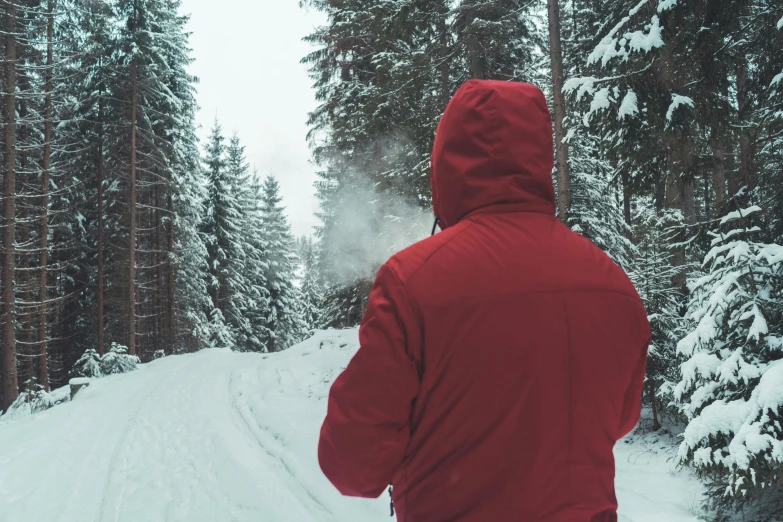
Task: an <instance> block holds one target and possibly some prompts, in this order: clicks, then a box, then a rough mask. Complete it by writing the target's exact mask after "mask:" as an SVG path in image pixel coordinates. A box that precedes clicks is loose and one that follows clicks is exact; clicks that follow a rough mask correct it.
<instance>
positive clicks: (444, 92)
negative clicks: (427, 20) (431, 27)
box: [438, 0, 451, 110]
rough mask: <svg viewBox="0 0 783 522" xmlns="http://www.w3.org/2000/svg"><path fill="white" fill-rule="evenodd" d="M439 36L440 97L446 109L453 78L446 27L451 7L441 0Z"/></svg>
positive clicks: (439, 7) (444, 0)
mask: <svg viewBox="0 0 783 522" xmlns="http://www.w3.org/2000/svg"><path fill="white" fill-rule="evenodd" d="M438 15H439V16H438V36H439V37H440V39H439V45H440V60H441V62H440V70H439V72H440V96H441V105H442V106H443V109H444V110H445V109H446V105H448V103H449V100H450V99H451V88H450V86H449V78H450V76H451V61H450V60H449V31H448V27H447V25H446V19H447V17H448V15H449V6H448V5H447V4H446V0H441V2H440V4H439V6H438Z"/></svg>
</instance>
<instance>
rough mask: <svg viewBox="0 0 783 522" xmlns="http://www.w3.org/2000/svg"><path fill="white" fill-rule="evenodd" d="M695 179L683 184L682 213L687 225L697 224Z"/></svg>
mask: <svg viewBox="0 0 783 522" xmlns="http://www.w3.org/2000/svg"><path fill="white" fill-rule="evenodd" d="M694 183H695V182H694V180H693V178H689V179H687V180H686V181H684V182H683V197H682V213H683V215H684V216H685V224H686V225H695V224H696V191H695V188H694Z"/></svg>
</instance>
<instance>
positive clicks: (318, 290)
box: [300, 237, 323, 330]
mask: <svg viewBox="0 0 783 522" xmlns="http://www.w3.org/2000/svg"><path fill="white" fill-rule="evenodd" d="M302 239H304V241H300V243H301V246H300V257H301V259H302V271H303V273H302V286H301V293H302V312H301V313H302V320H303V321H304V323H305V325H306V326H307V329H308V330H313V329H315V328H318V327H319V326H320V324H321V314H322V310H321V308H322V306H323V287H322V284H321V277H320V275H319V273H318V253H317V252H316V245H315V243H314V242H313V239H312V238H310V237H308V238H302Z"/></svg>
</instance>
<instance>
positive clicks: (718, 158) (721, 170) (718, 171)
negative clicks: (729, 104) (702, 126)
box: [710, 132, 726, 216]
mask: <svg viewBox="0 0 783 522" xmlns="http://www.w3.org/2000/svg"><path fill="white" fill-rule="evenodd" d="M710 147H711V148H712V158H713V161H714V162H715V164H714V165H713V167H712V185H713V188H714V189H715V207H714V208H715V215H716V216H721V215H723V205H725V204H726V167H725V165H724V162H723V149H722V148H721V146H720V144H719V143H718V138H717V136H715V133H714V132H713V133H712V136H711V137H710Z"/></svg>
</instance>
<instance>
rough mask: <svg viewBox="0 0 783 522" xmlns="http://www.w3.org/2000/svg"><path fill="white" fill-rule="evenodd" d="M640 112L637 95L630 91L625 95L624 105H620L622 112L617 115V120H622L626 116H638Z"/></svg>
mask: <svg viewBox="0 0 783 522" xmlns="http://www.w3.org/2000/svg"><path fill="white" fill-rule="evenodd" d="M638 112H639V107H638V101H637V98H636V93H635V92H633V91H632V90H630V89H629V90H628V92H627V93H626V94H625V97H624V98H623V101H622V103H620V110H619V111H618V113H617V119H619V120H622V119H623V118H625V117H626V116H636V114H637V113H638Z"/></svg>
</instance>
